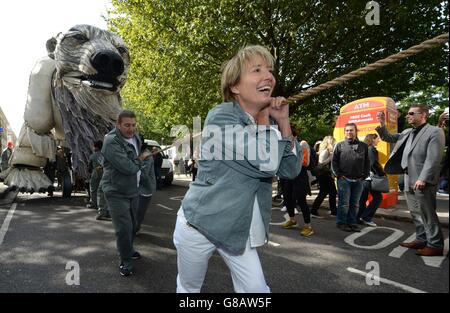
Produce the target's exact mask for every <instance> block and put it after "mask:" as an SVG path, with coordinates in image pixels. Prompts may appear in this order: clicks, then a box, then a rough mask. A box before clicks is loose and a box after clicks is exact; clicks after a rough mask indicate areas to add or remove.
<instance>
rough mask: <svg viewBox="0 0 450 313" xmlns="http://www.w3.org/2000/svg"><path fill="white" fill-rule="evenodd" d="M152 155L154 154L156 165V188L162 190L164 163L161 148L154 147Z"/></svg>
mask: <svg viewBox="0 0 450 313" xmlns="http://www.w3.org/2000/svg"><path fill="white" fill-rule="evenodd" d="M152 155H153V161H154V167H155V177H156V189H157V190H162V185H163V182H162V178H161V168H162V164H163V157H162V154H161V152H159V149H158V148H156V147H153V149H152Z"/></svg>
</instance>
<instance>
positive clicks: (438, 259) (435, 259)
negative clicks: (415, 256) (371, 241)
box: [389, 234, 448, 267]
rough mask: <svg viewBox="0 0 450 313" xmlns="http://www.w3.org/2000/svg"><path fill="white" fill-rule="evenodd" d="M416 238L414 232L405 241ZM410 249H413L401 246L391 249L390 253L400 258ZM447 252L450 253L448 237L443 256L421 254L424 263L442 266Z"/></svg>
mask: <svg viewBox="0 0 450 313" xmlns="http://www.w3.org/2000/svg"><path fill="white" fill-rule="evenodd" d="M415 239H416V234H412V235H411V236H409V237H408V239H406V240H405V242H411V241H414V240H415ZM408 250H411V249H408V248H405V247H402V246H399V247H397V248H395V249H393V250H392V251H391V253H389V256H390V257H393V258H397V259H399V258H401V257H402V256H403V254H405V253H406V251H408ZM414 253H415V251H414ZM447 254H448V238H447V239H445V240H444V253H443V256H421V258H422V260H423V263H425V265H428V266H431V267H441V265H442V263H443V262H444V260H445V258H446V257H447Z"/></svg>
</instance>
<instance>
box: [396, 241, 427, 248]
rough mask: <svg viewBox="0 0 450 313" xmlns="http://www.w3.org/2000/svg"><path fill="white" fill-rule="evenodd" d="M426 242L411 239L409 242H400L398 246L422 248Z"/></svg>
mask: <svg viewBox="0 0 450 313" xmlns="http://www.w3.org/2000/svg"><path fill="white" fill-rule="evenodd" d="M426 245H427V244H426V243H425V242H420V241H416V240H414V241H411V242H402V243H401V244H400V246H402V247H405V248H408V249H422V248H425V247H426Z"/></svg>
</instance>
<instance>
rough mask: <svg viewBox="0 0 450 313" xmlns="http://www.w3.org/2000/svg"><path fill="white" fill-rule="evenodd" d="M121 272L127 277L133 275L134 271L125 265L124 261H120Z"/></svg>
mask: <svg viewBox="0 0 450 313" xmlns="http://www.w3.org/2000/svg"><path fill="white" fill-rule="evenodd" d="M119 272H120V275H122V276H125V277H126V276H130V275H133V271H132V270H130V269H129V268H128V267H126V266H124V265H123V263H120V266H119Z"/></svg>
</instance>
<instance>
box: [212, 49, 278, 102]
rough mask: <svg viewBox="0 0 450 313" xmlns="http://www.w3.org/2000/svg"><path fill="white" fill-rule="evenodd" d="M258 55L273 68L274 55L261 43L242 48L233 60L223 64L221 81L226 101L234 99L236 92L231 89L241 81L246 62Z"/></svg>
mask: <svg viewBox="0 0 450 313" xmlns="http://www.w3.org/2000/svg"><path fill="white" fill-rule="evenodd" d="M256 56H259V57H261V58H263V59H264V60H265V61H266V62H267V64H268V65H269V66H270V67H272V68H273V64H274V63H275V59H274V57H273V56H272V54H270V52H269V50H267V49H266V48H265V47H263V46H259V45H254V46H246V47H244V48H241V49H240V50H239V51H238V52H237V53H236V55H235V56H234V57H232V58H231V60H229V61H227V62H225V63H224V65H223V66H222V79H221V83H220V89H221V91H222V96H223V100H224V101H233V100H234V94H233V92H232V91H231V88H232V87H233V86H235V85H236V84H238V83H239V79H240V77H241V73H242V69H243V68H244V66H245V64H247V63H248V62H249V61H250V60H252V59H253V58H255V57H256Z"/></svg>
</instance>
